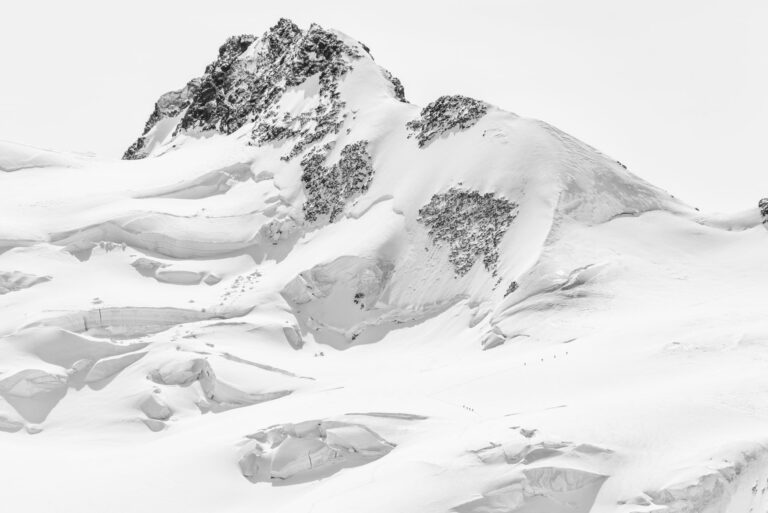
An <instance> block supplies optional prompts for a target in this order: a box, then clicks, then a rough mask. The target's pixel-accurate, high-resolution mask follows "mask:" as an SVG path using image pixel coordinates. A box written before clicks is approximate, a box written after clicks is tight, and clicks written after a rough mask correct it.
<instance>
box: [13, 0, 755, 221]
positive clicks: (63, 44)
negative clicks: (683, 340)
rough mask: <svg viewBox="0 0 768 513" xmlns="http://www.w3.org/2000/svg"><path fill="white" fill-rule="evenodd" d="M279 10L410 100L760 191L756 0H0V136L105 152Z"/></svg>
mask: <svg viewBox="0 0 768 513" xmlns="http://www.w3.org/2000/svg"><path fill="white" fill-rule="evenodd" d="M280 17H288V18H291V19H293V20H294V21H295V22H296V23H298V24H299V25H301V26H304V27H306V26H307V25H309V23H311V22H317V23H320V24H321V25H323V26H325V27H330V28H336V29H338V30H341V31H343V32H345V33H347V34H349V35H351V36H353V37H355V38H357V39H359V40H361V41H363V42H364V43H366V44H367V45H368V46H369V47H370V48H371V51H372V53H373V56H374V57H375V58H376V60H377V61H378V62H379V64H381V65H383V66H384V67H386V68H388V69H389V70H390V71H392V72H393V73H394V74H395V75H396V76H398V77H399V78H400V79H401V80H402V81H403V84H404V85H405V90H406V95H407V97H408V99H409V100H410V101H411V102H414V103H417V104H420V105H424V104H426V103H428V102H429V101H431V100H432V99H434V98H436V97H437V96H439V95H441V94H446V93H460V94H466V95H469V96H473V97H476V98H479V99H483V100H486V101H488V102H490V103H493V104H496V105H498V106H500V107H502V108H504V109H506V110H510V111H513V112H516V113H518V114H520V115H524V116H529V117H535V118H540V119H543V120H545V121H548V122H549V123H552V124H554V125H556V126H558V127H559V128H561V129H563V130H565V131H567V132H569V133H571V134H572V135H574V136H576V137H578V138H580V139H582V140H583V141H585V142H587V143H589V144H591V145H592V146H595V147H597V148H599V149H600V150H602V151H603V152H605V153H607V154H609V155H611V156H613V157H615V158H616V159H618V160H621V161H622V162H623V163H625V164H626V165H628V166H629V168H630V170H631V171H633V172H634V173H636V174H638V175H640V176H642V177H644V178H646V179H648V180H649V181H651V182H653V183H655V184H657V185H659V186H661V187H664V188H665V189H667V190H669V191H670V192H672V193H673V194H675V195H676V196H678V197H680V198H682V199H684V200H686V201H688V202H689V203H691V204H693V205H695V206H700V207H702V208H705V209H708V210H719V211H730V210H741V209H746V208H750V207H754V206H755V205H756V203H757V200H758V199H759V198H760V197H762V196H768V165H767V164H766V158H765V156H764V153H765V149H766V146H767V144H766V140H767V139H768V129H766V126H767V125H766V119H768V62H767V59H766V52H767V51H768V0H750V1H748V0H728V1H724V0H723V1H720V0H679V1H674V0H636V1H629V0H579V1H575V0H504V1H501V0H499V1H494V0H473V1H448V0H442V1H418V0H411V1H401V0H387V1H376V2H370V1H364V0H337V1H318V0H315V1H312V0H275V1H271V2H262V1H258V0H247V1H246V0H242V1H241V0H217V1H200V0H131V1H122V0H117V1H104V0H67V1H61V0H47V1H36V0H25V1H24V2H22V1H15V0H12V1H9V2H8V3H7V4H6V5H4V8H3V12H2V18H3V24H2V25H3V26H2V29H0V63H1V64H2V74H0V139H6V140H11V141H16V142H23V143H27V144H31V145H35V146H42V147H47V148H53V149H61V150H76V151H92V152H94V153H96V154H97V155H99V156H102V157H118V156H119V155H120V154H121V153H122V152H123V150H124V149H125V148H126V147H127V146H128V145H129V144H130V143H131V142H133V140H134V139H135V138H136V137H137V136H138V135H139V133H140V132H141V130H142V128H143V126H144V122H145V121H146V119H147V117H148V116H149V114H150V112H151V111H152V108H153V105H154V102H155V100H156V99H157V97H158V96H159V95H160V94H162V93H163V92H165V91H168V90H171V89H177V88H179V87H181V86H182V85H184V84H185V83H186V82H187V81H188V80H189V79H190V78H191V77H193V76H197V75H200V74H201V73H202V71H203V69H204V67H205V65H206V64H208V63H209V62H210V61H211V60H213V59H214V58H215V57H216V53H217V49H218V47H219V45H220V44H221V43H222V42H223V41H224V40H225V39H226V37H227V36H229V35H232V34H237V33H253V34H261V33H262V32H263V31H264V30H266V29H267V28H268V27H269V26H271V25H273V24H274V23H275V22H276V21H277V19H278V18H280Z"/></svg>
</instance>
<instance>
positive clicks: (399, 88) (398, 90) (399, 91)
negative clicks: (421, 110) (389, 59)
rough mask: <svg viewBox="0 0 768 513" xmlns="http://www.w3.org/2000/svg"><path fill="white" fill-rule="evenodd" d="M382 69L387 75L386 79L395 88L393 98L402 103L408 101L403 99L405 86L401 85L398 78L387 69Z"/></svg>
mask: <svg viewBox="0 0 768 513" xmlns="http://www.w3.org/2000/svg"><path fill="white" fill-rule="evenodd" d="M382 71H383V72H384V76H385V77H387V80H389V81H390V82H391V83H392V87H394V88H395V98H397V99H398V100H400V101H401V102H403V103H408V100H406V99H405V88H404V87H403V83H402V82H400V79H399V78H397V77H396V76H394V75H393V74H392V73H390V72H389V71H387V70H382Z"/></svg>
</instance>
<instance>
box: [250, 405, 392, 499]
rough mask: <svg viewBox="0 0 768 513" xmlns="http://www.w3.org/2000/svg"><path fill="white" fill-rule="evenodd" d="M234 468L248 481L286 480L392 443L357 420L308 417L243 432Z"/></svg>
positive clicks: (335, 467)
mask: <svg viewBox="0 0 768 513" xmlns="http://www.w3.org/2000/svg"><path fill="white" fill-rule="evenodd" d="M248 438H249V439H250V440H251V441H250V442H248V443H247V444H246V446H245V448H244V454H243V455H242V456H241V458H240V462H239V464H240V471H241V472H242V474H243V476H244V477H245V478H246V479H248V480H249V481H251V482H253V483H258V482H267V483H272V484H273V485H290V484H297V483H301V482H304V481H309V480H317V479H323V478H326V477H328V476H330V475H332V474H334V473H336V472H338V471H340V470H341V469H343V468H348V467H356V466H359V465H365V464H366V463H370V462H372V461H375V460H377V459H379V458H382V457H384V456H386V455H387V454H388V453H389V452H390V451H391V450H392V449H393V448H394V445H393V444H391V443H389V442H387V441H386V440H384V439H383V438H381V437H380V436H379V435H377V434H376V433H375V432H373V431H372V430H371V429H369V428H367V427H366V426H364V425H362V424H354V423H349V422H344V421H335V420H308V421H304V422H301V423H298V424H284V425H279V426H274V427H271V428H268V429H266V430H263V431H258V432H256V433H254V434H252V435H248Z"/></svg>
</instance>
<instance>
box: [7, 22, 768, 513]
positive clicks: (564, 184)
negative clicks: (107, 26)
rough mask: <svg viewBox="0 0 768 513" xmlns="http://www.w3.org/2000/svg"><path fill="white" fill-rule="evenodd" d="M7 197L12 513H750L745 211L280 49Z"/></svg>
mask: <svg viewBox="0 0 768 513" xmlns="http://www.w3.org/2000/svg"><path fill="white" fill-rule="evenodd" d="M0 169H1V170H2V171H5V172H4V173H0V312H1V313H2V315H0V431H2V433H0V435H2V436H0V451H1V452H2V454H3V462H2V464H0V477H1V478H2V481H3V482H5V483H7V484H8V483H13V484H12V485H10V484H8V485H7V486H6V487H4V488H3V494H2V504H3V505H4V506H5V507H7V508H8V509H9V510H14V511H34V512H37V511H40V512H43V511H59V512H69V511H73V512H74V511H78V512H80V511H106V512H134V511H136V512H139V511H141V512H145V511H168V512H185V513H187V512H211V511H217V512H239V511H252V510H254V508H257V509H259V510H261V511H275V512H292V513H294V512H304V511H306V512H310V511H312V512H314V513H319V512H325V511H327V512H339V511H366V512H377V511H381V512H385V511H386V512H390V511H398V512H410V511H413V512H420V513H424V512H436V513H437V512H449V511H453V512H460V513H481V512H482V513H487V512H498V513H501V512H519V513H543V512H547V513H588V512H593V513H607V512H622V513H630V512H632V513H641V512H651V511H654V512H657V511H663V512H670V513H672V512H697V513H699V512H706V513H725V512H729V513H730V512H734V513H741V512H745V513H746V512H750V511H755V512H756V511H765V510H766V509H767V508H768V495H766V491H768V375H766V373H765V362H766V360H768V349H766V344H768V321H766V319H765V315H764V311H763V308H762V306H763V305H762V302H761V301H760V299H761V297H762V295H763V293H764V290H765V286H766V284H768V266H766V265H765V261H766V257H768V249H766V248H768V246H767V243H768V231H766V229H765V226H764V225H763V223H762V221H763V218H762V216H761V212H760V210H759V209H757V208H755V209H751V210H745V211H744V212H743V213H739V214H736V215H733V216H710V215H707V214H703V213H700V212H698V211H696V210H694V209H692V208H690V207H688V206H687V205H685V204H683V203H681V202H679V201H678V200H676V199H675V198H674V197H672V196H671V195H669V194H668V193H667V192H665V191H662V190H660V189H658V188H656V187H654V186H653V185H651V184H648V183H646V182H645V181H643V180H642V179H640V178H638V177H636V176H634V175H633V174H631V173H630V172H628V171H627V170H626V169H625V168H624V167H623V165H621V164H620V163H619V162H617V161H615V160H613V159H611V158H609V157H607V156H605V155H603V154H601V153H600V152H599V151H597V150H595V149H594V148H591V147H590V146H588V145H586V144H584V143H582V142H580V141H578V140H576V139H574V138H573V137H571V136H569V135H567V134H565V133H563V132H561V131H559V130H558V129H556V128H554V127H552V126H550V125H547V124H546V123H543V122H541V121H537V120H530V119H524V118H521V117H519V116H516V115H514V114H512V113H509V112H504V111H502V110H500V109H498V108H496V107H494V106H491V105H487V104H485V103H483V102H479V101H477V100H473V99H470V98H465V97H460V96H449V97H443V98H441V99H439V100H438V101H436V102H435V103H433V104H430V105H429V106H427V107H426V108H424V109H421V108H420V107H418V106H415V105H412V104H410V103H408V102H407V101H405V96H404V93H403V89H402V85H400V83H399V81H397V79H395V78H394V77H393V76H392V75H391V74H390V73H389V72H388V71H386V70H384V69H382V68H381V67H379V66H378V65H377V64H376V63H375V62H374V60H373V58H372V57H371V56H370V53H369V50H368V49H367V48H366V47H365V46H364V45H363V44H362V43H359V42H358V41H356V40H354V39H352V38H349V37H348V36H346V35H344V34H341V33H338V32H335V31H326V30H325V29H322V28H321V27H318V26H316V25H313V26H312V27H310V28H309V29H306V30H302V29H299V28H298V27H296V26H295V25H293V24H292V23H291V22H289V21H287V20H281V21H280V22H279V23H278V24H277V25H276V26H275V27H273V29H271V30H270V31H268V32H267V33H266V34H264V35H263V36H261V37H258V38H257V37H254V36H237V37H236V38H232V39H230V40H229V41H228V42H227V43H225V45H224V46H222V49H221V50H220V51H219V56H218V57H217V60H216V61H214V62H213V63H212V64H211V65H210V66H209V67H208V68H207V69H206V72H205V73H204V75H203V76H202V77H200V78H198V79H194V80H192V81H190V83H189V84H187V85H186V86H185V87H184V88H182V89H180V90H179V91H175V92H172V93H168V94H167V95H164V96H163V97H162V98H161V99H160V100H159V101H158V104H157V106H156V107H155V110H154V111H153V113H152V116H151V117H150V120H149V121H148V123H147V127H146V128H145V131H144V133H143V134H142V136H141V137H140V138H139V140H137V142H136V143H134V145H133V146H132V147H131V149H129V150H128V152H126V160H122V161H118V162H100V161H94V160H92V159H86V158H81V157H77V156H74V155H61V154H56V153H54V152H48V151H43V150H36V149H33V148H28V147H24V146H20V145H12V144H10V143H2V144H0ZM763 215H765V214H763ZM41 485H42V488H43V489H44V490H45V493H40V489H41Z"/></svg>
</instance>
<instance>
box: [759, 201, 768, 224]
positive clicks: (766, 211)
mask: <svg viewBox="0 0 768 513" xmlns="http://www.w3.org/2000/svg"><path fill="white" fill-rule="evenodd" d="M757 206H758V208H760V214H761V215H762V216H763V223H766V224H768V198H763V199H761V200H760V201H759V202H758V203H757Z"/></svg>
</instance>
